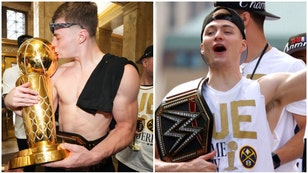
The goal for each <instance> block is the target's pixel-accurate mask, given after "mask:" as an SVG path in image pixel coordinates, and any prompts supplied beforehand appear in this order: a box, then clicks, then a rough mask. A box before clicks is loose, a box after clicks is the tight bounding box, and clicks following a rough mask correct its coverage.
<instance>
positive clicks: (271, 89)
mask: <svg viewBox="0 0 308 173" xmlns="http://www.w3.org/2000/svg"><path fill="white" fill-rule="evenodd" d="M259 83H260V88H261V92H262V94H263V95H264V96H265V101H266V105H270V104H272V105H278V106H285V105H287V104H289V103H291V102H295V101H298V100H303V99H305V98H306V70H302V71H299V72H296V73H275V74H269V75H266V76H264V77H262V78H260V79H259Z"/></svg>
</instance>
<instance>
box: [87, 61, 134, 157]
mask: <svg viewBox="0 0 308 173" xmlns="http://www.w3.org/2000/svg"><path fill="white" fill-rule="evenodd" d="M139 86H140V80H139V74H138V72H137V70H136V69H135V68H134V67H133V66H132V65H126V66H125V69H124V74H123V77H122V80H121V83H120V86H119V89H118V92H117V95H116V97H115V99H114V105H113V110H112V114H113V118H114V119H115V121H116V126H115V128H114V129H113V130H111V131H110V133H109V134H108V136H107V138H106V139H104V141H103V142H101V143H100V144H99V145H97V146H96V147H94V148H93V149H92V150H91V152H92V153H93V154H94V153H95V155H97V157H99V158H101V159H102V158H105V157H109V156H110V155H112V154H115V153H117V152H118V151H120V150H121V149H123V148H125V147H127V146H128V145H129V144H130V142H131V141H132V140H133V137H134V135H135V132H136V123H137V115H138V92H139ZM98 154H99V155H100V156H99V155H98Z"/></svg>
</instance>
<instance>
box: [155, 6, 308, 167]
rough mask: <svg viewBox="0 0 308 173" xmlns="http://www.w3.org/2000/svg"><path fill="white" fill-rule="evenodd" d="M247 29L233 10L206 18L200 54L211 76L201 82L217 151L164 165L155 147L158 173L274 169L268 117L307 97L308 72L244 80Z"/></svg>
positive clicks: (176, 91) (180, 88)
mask: <svg viewBox="0 0 308 173" xmlns="http://www.w3.org/2000/svg"><path fill="white" fill-rule="evenodd" d="M244 30H245V27H244V23H243V21H242V19H241V17H240V16H239V15H238V14H237V12H235V11H234V10H232V9H228V8H223V7H222V8H216V9H215V10H214V11H212V12H211V13H210V14H209V15H208V16H207V17H206V18H205V19H204V22H203V25H202V32H201V44H200V53H201V55H202V58H204V60H205V62H206V63H207V65H208V67H209V72H208V74H207V75H205V76H207V79H206V80H205V82H203V83H199V84H200V85H201V91H200V92H201V95H202V97H203V98H205V99H206V102H207V104H208V106H209V109H210V110H211V112H212V113H213V116H214V128H213V136H212V139H211V149H212V151H211V152H210V153H208V154H205V155H201V156H199V157H197V158H195V159H193V160H190V161H187V162H164V161H162V160H160V159H159V153H158V151H157V149H156V150H155V156H156V157H155V158H156V160H155V169H156V171H159V172H161V171H171V172H177V171H195V172H196V171H211V172H214V171H236V172H239V171H242V172H247V171H258V172H261V171H262V172H263V171H266V172H272V171H274V166H273V163H272V154H271V150H272V148H271V145H272V135H271V130H270V124H269V123H268V118H275V117H277V116H279V115H277V113H276V112H279V111H281V110H282V109H283V107H284V106H285V105H286V104H288V103H291V102H293V101H296V100H301V99H304V98H305V97H306V96H305V92H306V83H305V81H306V71H305V70H303V71H301V72H298V73H295V74H294V73H276V74H269V75H265V76H263V77H262V78H260V79H259V80H257V81H253V80H250V79H247V78H245V77H243V76H242V75H241V72H240V68H239V64H240V58H241V55H242V53H243V52H244V51H245V50H246V48H247V42H246V35H245V31H244ZM196 81H198V80H196ZM199 81H200V80H199ZM191 83H194V81H192V82H188V83H184V84H181V85H178V86H177V87H175V88H174V89H172V90H171V91H170V92H169V93H168V94H167V95H166V97H165V98H164V100H165V99H167V98H170V97H172V96H177V95H178V94H179V93H183V92H185V91H186V90H187V86H190V85H191ZM165 101H166V100H165ZM156 145H157V144H156ZM156 147H157V146H156ZM210 160H211V161H210Z"/></svg>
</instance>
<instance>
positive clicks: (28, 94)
mask: <svg viewBox="0 0 308 173" xmlns="http://www.w3.org/2000/svg"><path fill="white" fill-rule="evenodd" d="M39 100H40V97H39V96H38V93H37V92H36V91H34V90H32V89H31V88H30V83H29V82H27V83H24V84H22V85H20V86H18V87H15V88H14V89H12V90H11V91H10V92H9V93H8V94H7V95H6V96H5V98H4V103H5V105H6V107H7V108H8V109H10V110H12V111H18V110H20V109H21V108H22V107H25V106H32V105H34V104H37V103H38V102H39Z"/></svg>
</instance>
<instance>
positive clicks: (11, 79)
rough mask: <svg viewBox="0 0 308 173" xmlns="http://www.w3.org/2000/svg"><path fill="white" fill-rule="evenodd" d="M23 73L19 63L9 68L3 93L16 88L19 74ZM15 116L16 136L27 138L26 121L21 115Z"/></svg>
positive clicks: (4, 78)
mask: <svg viewBox="0 0 308 173" xmlns="http://www.w3.org/2000/svg"><path fill="white" fill-rule="evenodd" d="M20 75H22V73H21V71H20V70H19V67H18V65H15V66H13V67H11V68H8V69H6V70H5V71H4V73H3V94H6V93H9V92H10V91H11V90H12V89H13V88H15V83H16V81H17V79H18V78H19V76H20ZM14 116H15V124H14V128H15V136H16V138H18V139H27V137H26V132H25V127H24V121H23V118H22V117H21V116H19V115H16V114H15V113H14Z"/></svg>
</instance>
